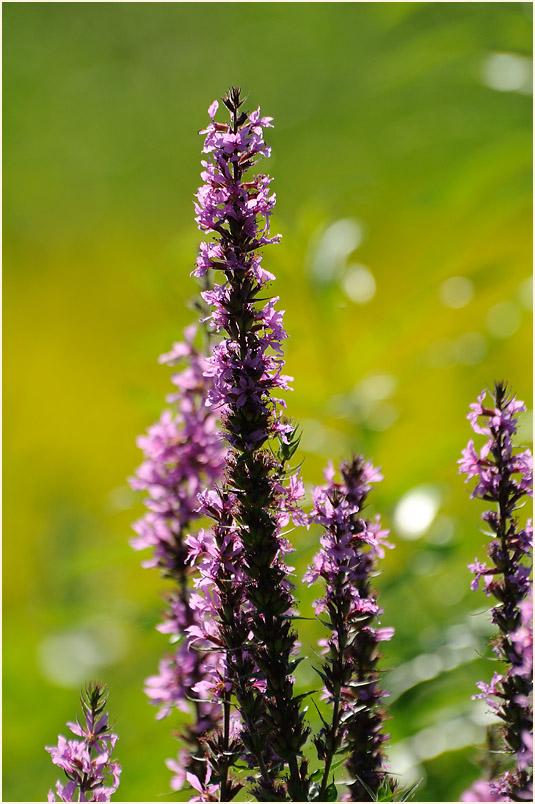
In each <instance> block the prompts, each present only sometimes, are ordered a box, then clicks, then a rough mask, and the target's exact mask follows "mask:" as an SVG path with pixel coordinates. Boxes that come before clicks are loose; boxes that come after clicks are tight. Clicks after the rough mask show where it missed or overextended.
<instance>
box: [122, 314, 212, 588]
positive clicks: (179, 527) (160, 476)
mask: <svg viewBox="0 0 535 804" xmlns="http://www.w3.org/2000/svg"><path fill="white" fill-rule="evenodd" d="M195 329H196V328H195V327H188V328H187V329H186V330H185V341H184V342H183V343H175V344H174V345H173V349H172V350H171V352H169V353H168V354H166V355H162V357H161V358H160V362H165V363H167V364H169V365H175V364H176V363H177V362H179V361H182V360H185V359H187V360H188V361H189V365H188V366H187V367H186V368H185V369H184V370H183V371H181V372H179V373H178V374H175V375H174V376H173V378H172V381H173V384H174V385H175V386H176V387H177V388H178V392H177V393H174V394H171V395H170V396H169V397H168V401H169V402H171V403H177V409H176V410H175V411H174V412H172V411H171V410H166V411H164V412H163V413H162V416H161V417H160V420H159V421H158V422H157V423H156V424H154V425H153V426H152V427H150V428H149V430H148V432H147V434H146V435H144V436H140V437H139V438H138V440H137V443H138V446H139V447H140V448H141V449H142V450H143V453H144V458H145V460H144V462H143V463H142V464H141V466H140V467H139V469H138V470H137V472H136V475H135V477H133V478H132V479H131V481H130V483H131V485H132V488H134V489H136V490H142V491H146V492H148V495H149V496H148V499H146V500H145V505H146V506H147V508H148V513H147V514H145V516H144V517H143V519H141V520H139V521H138V522H136V524H135V525H134V530H135V531H136V532H137V534H138V538H137V539H133V540H132V546H133V547H134V549H136V550H144V549H146V548H149V547H150V548H153V556H152V558H150V559H149V560H148V561H145V562H144V564H143V566H145V567H156V566H158V567H161V568H162V569H163V570H164V571H165V573H166V574H170V575H172V576H175V577H176V576H177V575H178V578H179V579H181V578H182V576H183V573H184V565H185V560H186V553H187V551H186V550H185V548H184V544H183V533H184V530H185V529H187V528H188V527H189V525H190V523H191V522H192V521H194V520H195V519H198V517H199V513H198V508H199V504H198V502H197V496H198V494H199V493H200V492H202V491H204V490H205V488H206V487H208V488H209V487H211V486H212V485H213V483H214V482H215V481H216V480H217V479H218V478H219V476H220V474H221V471H222V467H223V460H224V447H223V444H222V441H221V437H220V435H219V432H218V426H217V418H216V416H215V415H214V413H213V412H212V411H211V410H210V409H209V408H207V406H206V404H205V402H206V397H207V394H208V386H209V382H208V381H207V378H206V377H205V371H206V368H207V365H208V363H207V359H206V358H205V357H204V356H203V355H202V354H200V353H199V352H198V351H197V350H196V349H195V347H194V346H193V338H194V336H195Z"/></svg>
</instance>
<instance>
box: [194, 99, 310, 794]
mask: <svg viewBox="0 0 535 804" xmlns="http://www.w3.org/2000/svg"><path fill="white" fill-rule="evenodd" d="M223 102H224V104H225V106H226V107H227V109H228V110H229V112H230V122H229V123H218V122H216V121H215V115H216V112H217V109H218V103H217V102H214V103H213V104H212V105H211V106H210V108H209V110H208V114H209V117H210V121H211V122H210V124H209V125H208V127H207V128H206V129H205V130H204V131H202V132H201V133H202V134H205V135H206V137H205V142H204V147H203V152H204V153H205V154H207V159H206V160H204V161H203V163H202V164H203V172H202V174H201V176H202V179H203V180H204V182H205V183H204V185H203V186H202V187H201V188H200V189H199V191H198V193H197V203H196V213H197V223H198V225H199V228H200V229H201V230H203V231H206V232H209V233H212V234H213V235H214V236H215V242H209V243H204V244H202V245H201V250H200V255H199V258H198V260H197V267H196V270H195V271H194V274H195V275H196V276H203V275H205V274H206V272H207V271H208V269H212V270H214V271H220V272H221V273H222V275H223V279H224V282H223V284H215V285H214V287H213V289H212V290H208V291H205V292H204V293H203V294H202V295H203V298H204V300H205V302H207V303H208V304H209V305H211V306H212V307H213V308H214V309H213V311H212V314H211V317H210V323H211V325H212V326H213V328H214V329H215V330H216V332H218V333H219V335H220V336H221V340H220V341H219V343H217V344H216V346H215V347H214V349H213V351H212V355H211V357H210V358H209V361H208V363H209V366H208V370H207V371H206V375H207V377H208V378H209V379H210V380H211V383H212V385H211V388H210V391H209V394H208V400H207V401H208V404H209V405H210V406H211V407H212V409H213V410H214V411H217V413H218V415H219V417H220V420H221V423H222V429H223V432H224V434H225V438H226V439H227V441H228V443H229V453H228V456H227V463H226V470H225V483H224V485H223V489H222V491H221V495H220V502H221V504H220V505H212V517H213V518H214V519H215V523H216V524H215V527H214V535H215V542H216V549H217V551H218V556H217V562H216V563H218V564H219V566H218V567H215V566H212V567H210V566H208V567H206V576H205V577H206V580H207V583H210V584H211V585H210V586H209V587H205V589H206V590H207V591H209V594H210V595H211V596H212V600H213V605H214V609H213V612H212V613H213V615H214V621H215V622H216V623H217V624H218V629H219V630H218V635H217V637H216V638H217V639H219V640H220V642H221V643H222V644H223V645H224V648H225V651H226V654H227V668H228V671H229V673H230V677H232V679H233V683H232V691H233V694H235V695H236V699H237V702H238V706H239V709H240V712H241V714H242V718H243V724H244V728H243V732H242V740H243V743H244V745H245V747H246V748H247V750H248V751H249V753H250V755H251V761H252V762H253V763H254V764H255V765H256V767H258V768H259V770H260V780H259V782H258V784H259V785H260V787H261V788H262V789H263V795H264V794H265V795H267V796H276V797H280V796H281V795H282V796H283V797H286V798H288V797H289V798H290V799H292V800H303V796H306V789H305V790H304V789H303V786H304V787H305V788H306V782H305V781H304V777H305V776H306V763H304V762H301V767H300V766H299V757H300V755H301V749H302V746H303V744H304V742H305V741H306V738H307V734H308V730H307V729H306V727H305V726H304V723H303V713H302V712H301V701H300V699H299V698H296V697H294V695H293V683H294V682H293V670H294V668H295V666H296V664H297V662H296V660H295V659H294V658H293V656H294V653H295V650H296V639H297V637H296V634H295V632H294V630H293V628H292V620H291V617H292V614H293V612H294V599H293V594H292V589H293V586H292V584H291V583H290V581H289V578H288V576H289V572H290V568H289V567H288V566H287V565H286V563H285V554H286V553H287V552H288V551H289V549H290V548H289V545H288V542H287V541H286V540H285V539H284V538H283V536H282V527H283V525H284V523H286V522H287V521H288V517H289V516H290V515H292V516H294V518H297V519H299V513H298V504H297V500H298V498H299V496H300V494H301V492H302V487H301V484H300V481H299V478H298V477H297V476H295V475H294V477H293V479H292V480H291V481H290V482H288V477H287V470H286V462H287V461H288V460H289V459H290V458H291V457H292V455H293V452H294V451H295V449H296V447H297V440H296V439H295V428H294V427H293V425H292V424H291V423H290V422H288V421H287V420H285V418H284V417H283V409H284V408H285V403H284V402H283V401H282V400H280V399H279V398H277V397H276V396H274V392H276V393H280V392H281V391H285V390H287V389H288V388H289V381H290V379H291V378H289V377H287V376H286V375H285V374H283V367H284V359H283V356H282V348H281V340H282V339H284V338H286V337H287V336H286V332H285V330H284V328H283V324H282V312H281V311H278V310H277V309H276V306H275V305H276V302H277V301H278V299H277V298H271V299H269V300H267V301H266V300H265V299H264V300H263V301H260V299H259V297H260V295H261V293H262V292H265V291H264V288H265V285H266V283H267V282H268V281H270V280H273V279H274V276H273V274H271V273H269V272H267V271H266V270H264V269H263V268H262V265H261V262H262V257H261V255H260V254H259V253H258V249H260V248H261V247H262V246H264V245H266V244H269V243H274V242H277V241H278V239H279V237H278V236H276V237H271V236H270V234H269V217H270V215H271V212H272V210H273V207H274V204H275V195H274V194H270V190H269V185H270V182H271V180H270V179H269V177H268V176H266V175H263V174H257V175H254V176H251V177H248V178H246V176H245V174H246V172H247V171H248V170H249V168H251V167H252V166H253V165H254V164H255V163H256V162H257V160H258V158H259V157H260V156H269V153H270V149H269V147H268V146H266V144H265V142H264V139H263V130H264V128H266V127H268V126H271V118H268V117H261V116H260V111H259V110H256V111H254V112H252V113H250V114H247V113H245V112H243V111H241V106H242V105H243V100H242V99H241V98H240V91H239V90H238V89H232V90H230V91H229V93H228V94H227V95H226V96H225V98H224V99H223ZM268 441H269V442H270V446H271V449H270V450H269V451H268V450H267V449H262V446H263V445H264V444H265V443H266V442H268ZM273 443H275V444H277V443H278V447H277V448H276V449H275V448H274V447H273V446H272V445H273ZM212 502H213V501H212ZM301 517H302V515H301ZM237 558H238V559H239V568H237V567H236V559H237ZM221 572H223V575H221ZM214 589H215V590H216V594H214V592H213V590H214ZM229 595H230V596H231V598H232V599H231V598H230V597H229ZM244 663H245V664H244ZM244 667H247V668H248V669H247V672H245V673H244V672H242V671H243V669H244ZM240 668H241V670H240ZM285 766H287V768H288V771H289V778H288V781H287V787H286V786H285V783H282V787H281V788H279V787H278V786H277V785H278V783H277V781H276V777H277V775H278V774H279V773H280V770H282V768H284V767H285ZM257 793H258V790H257Z"/></svg>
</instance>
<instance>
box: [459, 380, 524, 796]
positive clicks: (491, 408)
mask: <svg viewBox="0 0 535 804" xmlns="http://www.w3.org/2000/svg"><path fill="white" fill-rule="evenodd" d="M486 396H487V394H486V392H485V391H483V392H482V393H481V394H480V396H479V397H478V400H477V402H476V403H475V404H473V405H471V406H470V413H469V414H468V419H469V420H470V422H471V425H472V429H473V430H474V432H475V433H476V434H479V435H483V436H485V438H486V442H485V444H484V445H483V447H482V448H481V450H480V452H479V454H478V453H477V452H476V449H475V446H474V442H473V441H470V442H469V443H468V446H467V448H466V449H465V450H463V457H462V459H461V460H460V461H459V464H460V470H459V471H460V472H463V473H464V474H466V475H467V480H470V479H471V478H473V477H476V478H477V483H476V486H475V488H474V490H473V492H472V497H479V498H480V499H483V500H486V501H487V502H491V503H494V504H495V508H493V509H491V510H489V511H486V512H485V513H484V514H483V519H484V520H485V522H486V523H487V524H488V525H489V527H490V528H491V531H492V536H493V538H492V540H491V541H490V543H489V548H488V552H489V559H490V563H484V562H480V561H478V560H477V559H476V560H475V562H474V563H473V564H470V565H469V569H470V570H471V571H472V572H473V573H474V576H475V577H474V580H473V581H472V584H471V587H472V589H473V590H477V588H478V586H479V581H480V579H481V578H483V579H484V583H485V593H486V594H487V595H488V596H493V597H494V598H495V599H496V600H497V605H495V606H494V608H493V609H492V620H493V622H494V623H495V624H496V625H497V627H498V635H497V637H496V638H495V639H494V641H493V648H494V652H495V653H496V655H497V657H498V658H499V659H500V660H501V661H502V662H504V663H505V668H506V669H505V672H502V673H494V676H493V678H492V681H491V682H490V684H486V683H484V682H479V684H478V687H479V689H480V690H481V692H480V693H479V694H478V695H475V696H474V697H475V698H484V699H485V700H486V701H487V703H488V705H489V707H490V708H491V710H493V711H494V712H495V713H496V714H497V716H498V717H499V718H500V720H501V721H502V723H503V739H504V742H505V748H506V751H507V753H508V754H509V756H510V757H512V758H513V760H514V763H515V764H514V765H513V766H512V767H511V768H510V769H509V770H507V771H506V772H505V773H504V774H503V775H502V776H501V777H500V778H499V779H497V780H494V781H492V782H491V783H490V784H491V788H492V790H493V791H494V795H495V796H499V797H502V796H503V797H505V798H494V799H492V800H495V801H499V800H513V801H519V800H520V801H521V800H524V799H525V798H526V796H529V797H531V793H532V786H533V782H532V777H533V759H532V753H531V754H530V750H531V749H530V747H529V746H528V744H527V742H526V740H525V735H526V734H530V733H531V731H532V727H533V702H532V695H533V683H532V673H533V657H532V650H533V636H532V634H533V626H532V619H531V611H532V604H531V601H532V583H531V580H530V573H531V549H532V543H533V536H532V533H533V532H532V527H531V521H529V520H528V522H527V523H526V526H525V527H524V528H521V527H520V526H519V523H518V520H517V518H516V511H517V510H518V509H519V508H520V507H521V505H522V502H523V498H524V497H525V496H527V495H529V496H532V494H533V491H532V485H533V460H532V456H531V452H530V451H529V450H524V451H522V452H519V451H518V450H517V449H516V448H515V446H514V444H513V442H512V436H513V435H514V434H515V433H516V430H517V417H518V413H520V412H521V411H524V410H525V409H526V408H525V405H524V403H523V402H521V401H518V400H516V398H515V397H514V396H511V395H510V394H508V392H507V389H506V387H505V385H504V384H503V383H496V386H495V393H494V397H493V398H492V397H491V399H490V401H489V402H488V403H486V402H485V400H486ZM465 800H475V799H465Z"/></svg>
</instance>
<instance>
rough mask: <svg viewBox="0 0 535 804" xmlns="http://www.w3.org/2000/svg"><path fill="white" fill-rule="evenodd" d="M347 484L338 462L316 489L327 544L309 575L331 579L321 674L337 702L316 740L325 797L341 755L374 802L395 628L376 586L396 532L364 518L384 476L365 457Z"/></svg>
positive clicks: (359, 793) (358, 791)
mask: <svg viewBox="0 0 535 804" xmlns="http://www.w3.org/2000/svg"><path fill="white" fill-rule="evenodd" d="M340 472H341V475H342V482H338V483H337V482H335V481H334V470H333V467H332V465H330V466H329V467H328V469H327V471H326V472H325V477H326V479H327V481H328V482H327V485H325V486H322V487H319V488H316V489H314V509H313V511H312V515H311V516H312V520H313V521H314V522H316V523H318V524H320V525H321V526H322V527H323V533H322V535H321V537H320V543H321V549H320V551H319V552H318V553H317V554H316V555H315V557H314V560H313V564H312V566H311V567H309V570H308V572H307V573H306V575H305V577H304V580H305V581H307V582H308V583H309V584H311V583H314V582H315V581H316V580H317V579H318V578H321V579H322V580H323V582H324V595H323V597H322V598H320V599H319V600H317V601H315V604H314V606H315V611H316V614H321V615H322V616H323V617H325V620H322V622H324V624H325V625H326V626H327V627H328V628H329V629H330V630H331V636H330V637H329V639H327V640H322V644H324V646H325V648H326V650H325V654H326V660H325V662H324V664H323V667H322V670H321V672H320V675H321V678H322V680H323V682H324V693H323V695H322V697H323V698H325V699H326V700H327V701H328V702H329V703H330V704H331V706H332V707H333V715H332V720H331V723H330V724H325V726H324V728H323V729H322V730H321V732H320V734H319V735H318V736H317V737H316V738H315V740H314V743H315V745H316V749H317V752H318V756H319V758H320V759H323V760H324V762H325V765H324V773H323V778H322V783H321V788H320V790H319V794H318V795H319V798H320V799H321V798H324V797H325V794H326V793H327V784H328V781H329V772H330V768H331V763H332V761H333V758H334V756H335V754H342V755H344V754H345V755H346V767H347V769H348V771H349V774H350V777H351V779H352V780H353V781H352V782H351V784H350V785H349V792H348V800H350V801H368V800H370V797H369V792H368V789H370V790H372V792H373V793H374V794H376V793H377V792H378V790H379V788H380V787H381V786H382V785H383V784H384V783H385V782H386V783H387V784H389V783H390V781H391V780H389V779H388V777H387V775H386V773H385V764H384V759H383V755H382V746H383V744H384V743H385V742H386V740H387V739H388V735H385V734H383V733H382V722H383V718H384V713H383V711H382V708H381V702H382V698H383V697H384V696H385V693H384V692H383V691H382V690H381V689H380V688H379V686H378V681H379V673H378V671H377V669H376V665H377V661H378V660H379V658H380V653H379V649H378V645H379V643H380V642H383V641H385V640H388V639H390V638H391V637H392V635H393V629H392V628H376V627H375V624H376V621H377V620H378V617H379V615H380V614H381V613H382V609H380V608H379V606H378V605H377V601H376V595H375V592H374V591H373V590H372V588H371V578H372V577H373V576H374V575H376V564H377V560H378V559H379V558H382V557H383V556H384V547H391V546H392V545H390V544H389V543H388V542H387V541H386V537H387V536H388V531H386V530H383V529H381V525H380V520H379V518H378V517H377V519H376V520H375V522H371V521H370V520H367V519H364V518H363V517H362V515H361V513H360V512H361V511H362V508H363V506H364V503H365V500H366V497H367V495H368V492H369V491H370V488H371V485H370V484H371V483H372V482H377V481H379V480H381V479H382V477H381V475H380V473H379V472H378V470H377V469H375V468H374V467H373V466H372V464H371V463H365V462H364V460H363V459H362V458H360V457H358V458H354V459H353V460H352V461H349V462H347V463H344V464H342V466H341V467H340Z"/></svg>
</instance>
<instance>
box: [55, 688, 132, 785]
mask: <svg viewBox="0 0 535 804" xmlns="http://www.w3.org/2000/svg"><path fill="white" fill-rule="evenodd" d="M80 701H81V704H82V712H83V716H84V721H83V722H82V723H80V721H78V720H77V721H76V723H67V725H68V726H69V728H70V730H71V731H72V733H73V734H75V735H76V736H77V737H82V738H83V739H82V740H66V739H65V737H63V736H61V735H60V736H59V737H58V744H57V746H47V747H46V750H47V751H48V752H49V754H50V756H51V757H52V762H53V763H54V765H57V766H58V767H60V768H61V769H62V770H63V771H65V775H66V776H67V779H68V782H67V784H65V785H62V784H61V782H59V781H58V782H57V783H56V793H57V795H58V798H59V801H110V799H111V796H112V795H113V793H115V791H116V790H117V788H118V786H119V776H120V774H121V766H120V765H119V764H118V763H117V762H112V761H111V755H112V753H113V749H114V747H115V743H116V742H117V739H118V737H117V735H116V734H112V733H111V731H110V728H109V725H108V715H107V714H104V708H105V706H106V702H107V690H106V688H105V687H103V686H102V685H101V684H92V683H90V684H88V685H87V687H86V688H85V690H82V694H81V696H80ZM48 801H56V797H55V795H54V793H53V791H52V790H50V792H49V793H48Z"/></svg>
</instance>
